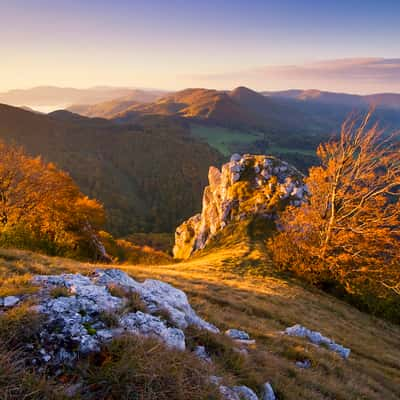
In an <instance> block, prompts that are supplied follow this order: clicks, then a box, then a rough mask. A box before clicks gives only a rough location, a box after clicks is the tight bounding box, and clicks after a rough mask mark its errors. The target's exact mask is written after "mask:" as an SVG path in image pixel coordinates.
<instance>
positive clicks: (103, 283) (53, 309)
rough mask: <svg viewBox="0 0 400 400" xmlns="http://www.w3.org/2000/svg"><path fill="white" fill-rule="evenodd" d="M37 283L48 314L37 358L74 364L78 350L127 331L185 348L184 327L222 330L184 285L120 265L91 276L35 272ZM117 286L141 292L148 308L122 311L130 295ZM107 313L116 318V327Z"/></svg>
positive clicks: (92, 348) (40, 306) (39, 308)
mask: <svg viewBox="0 0 400 400" xmlns="http://www.w3.org/2000/svg"><path fill="white" fill-rule="evenodd" d="M34 282H35V283H36V284H39V285H41V286H42V290H41V293H40V295H39V304H38V305H37V306H36V310H37V311H38V312H40V313H42V314H45V315H46V316H47V322H46V324H45V325H44V327H43V330H42V332H41V334H40V336H41V344H42V348H41V349H40V351H39V354H40V358H39V359H38V360H37V362H38V363H40V362H45V363H46V364H53V365H59V364H73V362H74V361H75V359H76V357H77V353H82V354H87V353H91V352H94V351H98V350H99V349H100V346H101V344H102V343H104V342H107V341H109V340H111V339H112V338H114V337H117V336H120V335H122V334H124V333H132V334H137V335H143V336H152V337H156V338H158V339H160V340H161V341H163V342H164V343H165V344H166V345H167V346H168V347H171V348H175V349H178V350H185V347H186V344H185V334H184V332H183V329H185V328H187V327H188V326H189V325H191V326H196V327H198V328H200V329H206V330H209V331H211V332H214V333H217V332H219V330H218V328H216V327H215V326H214V325H212V324H210V323H208V322H206V321H204V320H203V319H201V318H200V317H199V316H198V315H197V314H196V313H195V311H194V310H193V309H192V307H191V306H190V304H189V302H188V299H187V297H186V294H185V293H184V292H182V291H181V290H179V289H176V288H174V287H173V286H171V285H169V284H167V283H165V282H161V281H157V280H146V281H144V282H143V283H139V282H137V281H135V280H134V279H132V278H131V277H130V276H129V275H127V274H126V273H124V272H122V271H120V270H117V269H108V270H100V269H98V270H96V271H95V273H94V274H93V275H91V276H83V275H81V274H63V275H48V276H46V275H43V276H36V277H35V278H34ZM113 287H119V288H122V289H123V290H125V291H126V292H125V293H126V294H128V293H129V292H133V293H137V295H138V298H140V302H142V304H143V305H144V308H145V310H136V311H135V312H122V311H123V310H124V309H125V308H126V306H127V303H128V298H127V297H124V296H121V297H118V296H116V295H113V294H112V293H113V291H112V288H113ZM55 288H58V289H62V288H63V289H65V292H62V291H61V292H56V291H55ZM54 293H56V295H55V294H54ZM60 293H61V295H59V294H60ZM122 293H124V292H122ZM128 311H129V310H128ZM107 316H108V318H112V319H113V324H112V325H113V326H112V327H110V326H108V325H107Z"/></svg>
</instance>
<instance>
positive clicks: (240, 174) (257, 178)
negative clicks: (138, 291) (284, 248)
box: [174, 154, 307, 259]
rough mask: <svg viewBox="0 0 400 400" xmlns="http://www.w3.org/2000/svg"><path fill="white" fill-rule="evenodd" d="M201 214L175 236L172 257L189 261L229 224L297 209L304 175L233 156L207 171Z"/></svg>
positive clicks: (263, 159)
mask: <svg viewBox="0 0 400 400" xmlns="http://www.w3.org/2000/svg"><path fill="white" fill-rule="evenodd" d="M208 180H209V186H207V187H206V188H205V190H204V194H203V207H202V212H201V213H200V214H197V215H195V216H193V217H191V218H190V219H188V220H187V221H185V222H184V223H183V224H182V225H180V226H179V227H178V228H177V230H176V232H175V246H174V256H175V257H176V258H181V259H183V258H188V257H190V255H191V254H193V252H195V251H197V250H200V249H203V248H204V247H205V246H206V245H207V243H208V242H209V240H210V239H211V238H212V237H213V236H215V234H216V233H218V232H219V231H221V230H222V229H224V228H225V227H226V226H227V225H228V224H230V223H232V222H234V221H239V220H243V219H246V218H248V217H251V216H255V215H259V216H263V217H265V218H271V219H274V218H275V217H276V213H277V211H278V210H279V209H282V208H284V207H285V206H286V205H288V204H291V205H295V206H299V205H300V204H301V203H302V201H304V199H305V196H306V195H307V187H306V186H305V184H304V183H303V175H302V174H301V173H300V172H299V171H298V170H297V169H296V168H294V167H293V166H291V165H289V164H288V163H286V162H284V161H281V160H279V159H277V158H275V157H272V156H255V155H248V154H246V155H244V156H240V155H239V154H234V155H232V157H231V160H230V162H228V163H226V164H224V165H223V166H222V169H221V171H220V170H219V169H218V168H215V167H210V169H209V172H208Z"/></svg>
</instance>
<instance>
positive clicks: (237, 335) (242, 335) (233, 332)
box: [225, 329, 250, 340]
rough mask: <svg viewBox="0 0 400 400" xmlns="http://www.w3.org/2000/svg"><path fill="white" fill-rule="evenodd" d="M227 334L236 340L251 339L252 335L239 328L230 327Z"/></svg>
mask: <svg viewBox="0 0 400 400" xmlns="http://www.w3.org/2000/svg"><path fill="white" fill-rule="evenodd" d="M225 335H227V336H229V337H230V338H231V339H234V340H250V336H249V334H248V333H247V332H245V331H241V330H239V329H228V330H227V331H226V332H225Z"/></svg>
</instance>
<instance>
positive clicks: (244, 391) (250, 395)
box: [232, 386, 258, 400]
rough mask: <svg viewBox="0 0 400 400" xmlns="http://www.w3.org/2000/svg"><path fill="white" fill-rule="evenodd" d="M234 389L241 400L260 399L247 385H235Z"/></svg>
mask: <svg viewBox="0 0 400 400" xmlns="http://www.w3.org/2000/svg"><path fill="white" fill-rule="evenodd" d="M232 389H233V391H234V392H235V393H236V394H237V395H238V396H239V398H240V400H258V397H257V395H256V394H255V393H254V392H253V391H252V390H251V389H250V388H248V387H247V386H234V387H233V388H232Z"/></svg>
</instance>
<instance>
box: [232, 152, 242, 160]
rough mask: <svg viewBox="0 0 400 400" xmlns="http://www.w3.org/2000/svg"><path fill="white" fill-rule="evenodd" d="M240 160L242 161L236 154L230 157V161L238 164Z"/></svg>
mask: <svg viewBox="0 0 400 400" xmlns="http://www.w3.org/2000/svg"><path fill="white" fill-rule="evenodd" d="M241 159H242V156H241V155H240V154H238V153H235V154H232V156H231V161H235V162H238V161H240V160H241Z"/></svg>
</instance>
